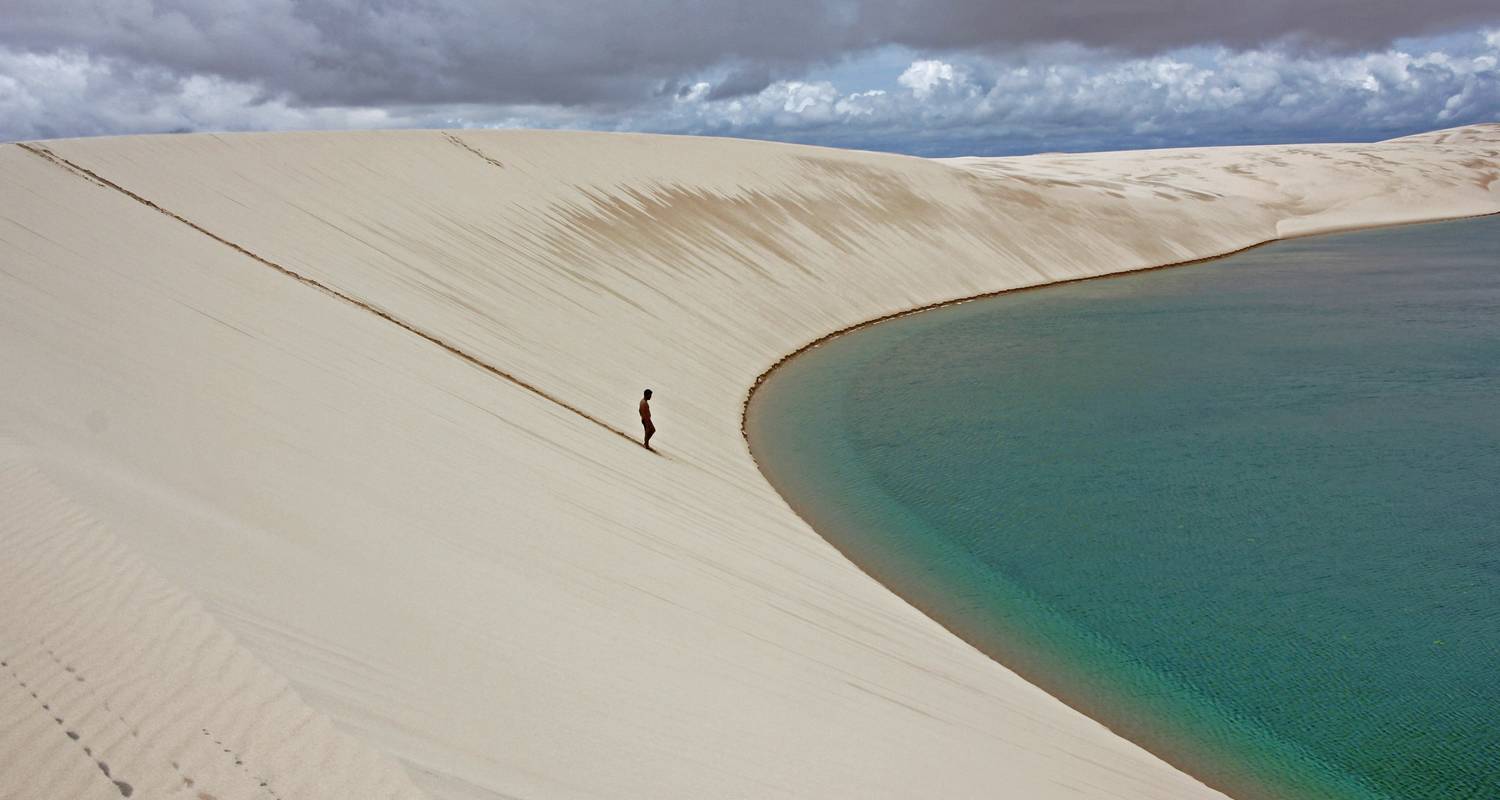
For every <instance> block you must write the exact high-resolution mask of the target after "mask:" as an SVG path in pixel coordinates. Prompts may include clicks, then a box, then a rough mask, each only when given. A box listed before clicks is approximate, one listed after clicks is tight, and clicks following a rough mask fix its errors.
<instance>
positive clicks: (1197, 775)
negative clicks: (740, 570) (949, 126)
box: [740, 212, 1500, 794]
mask: <svg viewBox="0 0 1500 800" xmlns="http://www.w3.org/2000/svg"><path fill="white" fill-rule="evenodd" d="M1492 216H1500V212H1492V213H1488V214H1468V215H1460V216H1445V217H1433V218H1431V219H1424V220H1412V221H1406V222H1399V223H1391V224H1375V225H1357V226H1346V227H1339V228H1330V229H1323V230H1318V231H1314V232H1309V233H1299V234H1293V235H1290V236H1278V237H1273V238H1269V239H1265V240H1263V241H1259V242H1255V243H1253V244H1249V245H1246V246H1244V247H1239V248H1236V249H1233V250H1228V251H1225V252H1222V253H1218V254H1215V255H1210V256H1203V257H1199V258H1191V259H1185V260H1182V261H1174V262H1170V263H1166V264H1157V265H1152V266H1145V267H1137V268H1132V269H1122V270H1118V271H1115V272H1106V273H1101V274H1099V275H1089V276H1084V277H1078V278H1065V279H1062V280H1056V281H1048V282H1043V283H1035V284H1027V285H1023V286H1015V287H1011V288H1007V289H998V290H995V291H989V292H981V293H978V294H974V295H969V296H965V297H959V298H954V299H950V300H943V301H939V302H936V303H930V304H926V305H922V306H917V307H914V308H910V309H906V310H903V311H897V312H894V313H891V314H885V315H882V316H879V317H874V318H872V319H867V320H864V321H862V322H858V323H855V324H853V325H849V326H846V327H843V328H839V329H838V330H835V331H832V332H830V333H827V334H825V335H823V336H819V337H818V338H816V339H813V340H812V341H810V342H808V343H806V344H804V345H802V346H801V347H799V348H797V349H796V350H794V351H792V352H790V353H788V354H786V355H784V356H782V357H781V358H779V359H777V360H776V361H775V362H774V363H772V364H771V365H770V366H769V367H767V368H766V369H765V370H764V371H762V372H761V373H760V374H759V375H758V376H756V378H755V381H754V382H753V383H752V384H751V386H750V388H749V389H748V390H747V391H746V393H745V398H744V401H743V402H742V403H741V407H740V435H741V438H742V440H743V441H744V444H745V449H746V453H747V454H748V455H749V456H750V459H751V461H753V462H755V465H756V468H757V469H759V470H760V472H761V476H762V477H763V478H764V479H765V480H766V482H767V484H769V485H770V486H771V487H772V488H773V489H775V490H776V492H777V494H778V496H780V497H781V498H782V501H783V502H784V503H786V504H787V507H788V508H790V509H791V511H792V512H793V513H794V514H796V515H797V517H798V518H799V519H801V520H802V521H803V522H804V523H806V524H807V526H808V527H809V528H812V529H813V530H814V531H815V532H817V533H818V535H819V536H820V537H822V538H823V540H824V541H825V542H827V543H828V544H829V545H831V546H832V547H833V548H834V549H835V550H837V551H838V552H839V553H840V554H841V555H843V556H844V558H845V559H847V560H848V561H849V562H850V563H851V564H853V565H854V567H855V568H856V569H859V570H860V571H861V572H863V573H865V574H866V575H867V576H869V577H870V578H871V579H872V580H875V581H876V582H877V583H880V584H881V585H882V586H884V587H885V588H886V589H887V590H889V591H890V592H891V593H892V594H895V595H896V596H897V597H899V598H900V599H901V600H902V601H903V602H905V603H907V604H908V605H910V606H911V607H913V608H915V609H916V610H917V611H919V612H921V613H922V614H923V615H924V616H926V617H928V618H929V619H931V620H933V621H934V622H936V623H937V624H938V625H940V626H942V627H943V629H944V630H946V631H948V632H949V633H951V634H953V635H954V636H955V637H957V638H959V639H960V640H962V641H963V642H965V643H966V644H968V645H969V646H971V647H973V648H975V649H976V650H978V651H979V652H981V653H983V654H984V655H985V656H987V657H988V658H990V659H991V660H993V661H995V662H996V663H997V664H1000V665H1001V666H1003V667H1005V668H1006V669H1008V670H1010V671H1011V672H1013V673H1015V674H1016V675H1018V676H1019V677H1021V678H1022V679H1023V680H1025V681H1026V682H1028V683H1031V684H1032V685H1033V686H1037V688H1039V689H1041V690H1042V691H1044V692H1047V693H1048V694H1049V695H1051V696H1052V697H1053V698H1054V699H1056V700H1058V702H1061V703H1063V704H1064V705H1066V706H1068V707H1069V708H1072V709H1073V710H1074V711H1077V712H1078V713H1080V714H1085V716H1090V715H1088V714H1086V713H1085V711H1084V710H1083V709H1082V708H1080V707H1079V706H1078V705H1076V704H1075V703H1073V702H1069V700H1068V699H1067V698H1066V697H1061V696H1059V695H1058V694H1057V693H1055V692H1053V691H1050V690H1048V689H1046V688H1044V687H1042V686H1041V685H1040V684H1038V682H1037V681H1036V680H1034V679H1033V678H1032V677H1031V676H1029V675H1028V674H1027V673H1026V672H1024V671H1022V670H1020V669H1017V668H1016V667H1015V666H1014V665H1012V664H1007V663H1006V661H1005V659H1004V658H1002V657H1001V656H1000V655H999V654H997V653H996V652H992V650H991V649H990V648H986V647H985V646H984V645H983V644H982V643H981V642H978V641H975V639H974V638H971V637H969V636H965V635H964V634H962V633H961V632H960V631H959V629H958V626H957V624H956V623H953V622H950V621H947V620H945V619H944V617H943V615H941V614H939V613H935V612H934V610H933V609H931V608H929V607H927V604H924V603H920V602H918V601H916V600H914V599H913V598H911V597H908V596H906V595H904V594H902V593H901V592H899V591H897V589H896V588H895V587H894V586H892V585H890V584H889V583H888V582H886V581H882V580H881V579H880V577H879V576H878V575H877V574H876V572H875V571H873V570H872V569H871V568H869V567H868V566H867V564H866V563H862V561H861V560H860V559H857V558H855V556H854V555H853V554H852V553H851V552H849V550H848V549H846V548H844V547H841V546H840V545H839V544H838V543H837V541H835V537H830V536H828V535H827V534H826V532H825V531H820V530H818V528H817V526H816V525H814V524H813V523H812V520H811V519H810V516H809V514H808V513H807V512H806V510H805V509H803V508H800V507H799V506H798V505H797V504H796V503H794V502H792V501H791V500H790V499H788V498H787V496H786V495H785V494H784V493H782V492H781V490H780V488H779V487H778V486H777V482H776V480H775V479H773V478H772V476H771V474H770V472H769V471H768V470H767V468H766V465H765V462H764V461H763V460H762V459H760V458H757V457H756V447H755V443H754V441H753V439H752V437H751V434H750V432H749V424H748V420H749V416H750V406H751V403H752V400H753V398H754V396H755V394H756V392H757V391H758V390H760V388H761V387H762V386H763V385H765V383H766V381H767V380H768V379H769V378H770V377H771V375H772V374H773V373H774V372H776V370H777V369H779V368H780V367H782V366H783V365H785V364H787V363H788V362H790V361H791V360H793V359H795V358H797V357H798V356H799V355H802V354H804V353H806V352H807V351H809V350H812V349H813V348H816V347H818V346H819V345H821V344H823V343H824V342H827V341H829V340H831V339H834V338H836V337H839V336H843V335H844V334H846V333H851V332H853V331H857V330H862V329H864V328H868V327H871V326H874V325H878V324H880V323H883V322H889V321H891V320H894V319H899V318H901V317H906V316H910V315H913V314H919V313H923V312H927V311H933V310H936V309H941V308H947V307H949V306H957V305H961V304H964V303H968V302H971V301H975V300H984V299H989V298H993V297H999V296H1002V295H1009V294H1014V293H1019V292H1026V291H1035V290H1038V289H1046V288H1049V287H1055V286H1063V285H1067V284H1072V283H1079V282H1082V281H1098V280H1104V279H1108V278H1119V277H1124V276H1128V275H1139V274H1141V273H1144V272H1152V271H1156V270H1165V269H1174V268H1177V267H1187V266H1196V265H1203V264H1207V263H1210V262H1217V261H1220V260H1223V259H1227V258H1230V257H1232V256H1236V255H1239V254H1241V253H1245V252H1247V251H1250V250H1254V249H1256V248H1260V247H1264V246H1266V245H1269V244H1274V243H1277V242H1285V241H1290V240H1294V239H1302V238H1310V237H1316V236H1332V235H1338V234H1343V233H1351V232H1355V231H1361V230H1377V229H1389V228H1400V227H1407V226H1412V225H1425V224H1430V223H1437V222H1455V221H1459V220H1471V219H1483V218H1486V217H1492ZM1090 718H1091V719H1093V720H1094V721H1095V722H1098V723H1099V724H1100V725H1103V726H1105V727H1106V728H1107V729H1109V730H1110V732H1111V733H1114V734H1115V735H1117V736H1120V737H1121V738H1124V739H1126V740H1127V741H1130V742H1131V743H1132V744H1135V745H1136V746H1138V747H1140V748H1142V749H1144V750H1146V751H1147V752H1149V753H1151V754H1152V755H1153V756H1155V757H1156V758H1159V759H1161V760H1162V761H1164V762H1166V763H1167V764H1169V765H1171V766H1172V767H1173V768H1175V769H1177V770H1179V771H1181V772H1183V773H1184V774H1187V775H1189V776H1191V777H1192V778H1194V779H1195V780H1198V781H1199V782H1201V783H1203V784H1204V785H1206V786H1208V787H1209V788H1211V789H1214V790H1215V791H1219V792H1221V793H1225V794H1228V787H1226V786H1223V785H1220V783H1219V782H1218V781H1215V780H1213V779H1212V778H1210V777H1209V776H1205V775H1203V774H1201V771H1199V770H1195V769H1190V768H1189V767H1190V765H1188V764H1186V763H1183V760H1182V759H1180V758H1174V757H1172V756H1171V755H1169V754H1166V753H1163V752H1160V751H1159V750H1158V749H1155V748H1152V747H1149V746H1148V745H1147V744H1146V743H1145V742H1141V741H1137V740H1136V739H1132V738H1130V737H1128V736H1125V735H1124V734H1122V733H1121V732H1119V731H1118V730H1116V729H1114V728H1113V727H1110V726H1109V724H1108V722H1107V721H1106V720H1101V719H1098V718H1097V717H1093V716H1090ZM1276 794H1280V793H1276Z"/></svg>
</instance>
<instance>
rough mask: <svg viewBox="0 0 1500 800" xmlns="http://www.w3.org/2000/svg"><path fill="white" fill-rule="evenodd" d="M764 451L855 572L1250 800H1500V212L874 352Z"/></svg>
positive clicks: (803, 366) (1063, 300) (780, 389)
mask: <svg viewBox="0 0 1500 800" xmlns="http://www.w3.org/2000/svg"><path fill="white" fill-rule="evenodd" d="M747 430H748V433H749V436H750V441H751V445H752V449H753V451H754V453H755V455H756V457H757V459H758V460H759V462H760V463H761V466H762V468H763V469H764V470H765V472H766V474H767V476H768V477H769V478H770V480H771V481H772V483H773V484H774V485H775V486H776V487H777V489H778V490H779V491H780V492H781V493H782V494H783V496H785V497H786V498H787V500H788V501H789V502H790V503H791V504H792V505H793V506H794V507H795V508H796V509H797V510H798V511H799V512H800V513H801V514H802V515H803V516H804V517H805V518H806V519H807V520H808V521H809V522H810V523H811V524H812V525H813V526H814V527H815V528H817V529H818V531H819V532H820V533H822V534H823V535H824V536H826V537H827V538H828V539H829V540H830V541H832V542H833V543H834V544H835V545H836V546H838V547H839V548H840V549H841V550H842V551H844V552H845V553H846V554H847V555H849V556H850V557H851V558H852V559H853V560H854V561H855V562H856V563H858V564H859V565H860V566H861V567H862V568H864V569H865V570H866V571H868V572H870V573H871V574H872V575H874V576H875V577H876V578H878V579H880V580H881V581H882V582H884V583H885V584H886V585H888V586H890V587H891V588H892V589H893V590H895V591H896V592H897V593H898V594H900V595H902V596H903V597H905V598H906V599H908V600H909V601H911V602H912V603H913V604H915V605H916V606H918V607H919V608H921V609H923V610H924V611H926V612H927V613H929V614H930V615H932V616H933V617H934V618H936V619H937V620H938V621H940V622H942V623H943V624H944V625H946V626H948V627H949V628H950V629H952V630H954V631H955V632H956V633H958V634H959V635H960V636H963V637H964V638H965V639H967V640H968V641H970V642H972V643H974V644H975V645H976V646H978V647H980V648H981V649H983V650H984V651H986V652H987V653H989V654H991V655H992V656H994V657H995V658H997V659H998V660H999V661H1000V662H1001V663H1003V664H1005V665H1007V666H1008V667H1010V668H1012V669H1014V670H1016V671H1017V672H1019V673H1021V674H1022V675H1023V676H1025V677H1026V678H1028V679H1029V680H1031V681H1032V682H1034V683H1036V684H1038V685H1040V686H1041V687H1042V688H1044V689H1046V690H1048V691H1049V692H1051V693H1053V694H1054V695H1056V696H1058V697H1060V698H1062V699H1063V700H1064V701H1066V702H1068V703H1069V704H1071V705H1074V706H1075V707H1077V708H1079V709H1080V710H1082V711H1084V712H1085V713H1087V714H1089V715H1090V716H1093V717H1095V718H1096V719H1099V720H1100V721H1102V722H1104V723H1105V724H1106V725H1108V726H1109V727H1110V728H1112V729H1114V730H1115V731H1117V732H1119V733H1121V734H1122V735H1124V736H1126V737H1127V738H1130V739H1132V740H1133V741H1136V742H1138V743H1140V744H1142V745H1144V746H1145V747H1147V748H1148V749H1150V750H1151V751H1152V752H1155V753H1157V754H1158V755H1160V756H1162V757H1163V758H1166V759H1167V760H1169V761H1171V762H1172V763H1174V764H1176V765H1178V766H1179V767H1181V768H1183V769H1186V770H1187V771H1188V772H1190V773H1192V774H1194V775H1196V776H1198V777H1199V778H1201V779H1203V780H1205V781H1206V782H1208V783H1210V784H1211V785H1213V786H1215V787H1217V788H1220V789H1222V790H1224V791H1226V792H1228V793H1229V794H1231V795H1232V796H1235V797H1238V798H1242V799H1243V800H1250V798H1259V797H1288V796H1291V797H1342V798H1494V797H1500V677H1497V676H1500V489H1497V488H1496V487H1500V218H1495V217H1489V218H1485V219H1478V220H1467V221H1460V222H1450V223H1439V224H1430V225H1421V226H1410V227H1402V228H1392V229H1385V230H1377V231H1364V232H1358V233H1349V234H1341V235H1337V236H1325V237H1316V238H1308V239H1300V240H1293V241H1288V242H1280V243H1275V244H1271V245H1268V246H1265V247H1261V248H1257V249H1254V250H1251V251H1248V252H1245V253H1241V254H1238V255H1235V256H1232V257H1229V258H1225V259H1222V260H1219V261H1215V262H1211V263H1208V264H1202V265H1195V266H1188V267H1182V268H1178V269H1170V270H1160V271H1152V272H1146V273H1139V274H1134V275H1125V276H1119V277H1113V278H1107V279H1100V280H1092V281H1085V282H1080V283H1073V284H1067V285H1063V286H1056V287H1048V288H1043V289H1039V290H1035V291H1026V292H1017V293H1013V294H1008V295H1003V296H1000V297H995V298H989V299H984V300H976V301H973V302H970V303H965V304H961V305H957V306H950V307H945V308H940V309H935V310H933V311H929V312H923V313H920V314H914V315H910V316H906V317H901V318H898V319H895V320H890V321H887V322H883V323H880V324H877V325H872V326H868V327H865V328H860V329H857V330H855V331H852V332H850V333H847V334H844V335H842V336H839V337H836V338H834V339H831V340H829V341H827V342H824V343H822V344H821V345H819V346H818V347H816V348H813V349H810V350H808V351H806V352H804V353H802V354H800V355H799V356H797V357H796V358H794V359H791V360H790V361H788V362H787V363H785V364H784V365H782V366H781V367H779V368H778V369H777V370H776V371H775V372H773V373H772V375H771V376H770V377H769V378H768V380H767V381H766V382H765V383H764V384H763V385H762V386H761V388H760V389H758V390H757V391H756V392H755V394H754V396H753V397H752V399H751V403H750V408H749V414H748V418H747Z"/></svg>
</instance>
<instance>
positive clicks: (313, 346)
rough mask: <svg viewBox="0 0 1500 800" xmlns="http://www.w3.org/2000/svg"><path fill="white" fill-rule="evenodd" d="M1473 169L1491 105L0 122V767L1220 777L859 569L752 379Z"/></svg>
mask: <svg viewBox="0 0 1500 800" xmlns="http://www.w3.org/2000/svg"><path fill="white" fill-rule="evenodd" d="M1497 177H1500V126H1493V125H1492V126H1472V127H1469V128H1463V129H1455V130H1452V131H1444V132H1439V133H1437V134H1428V135H1424V136H1417V137H1410V138H1407V139H1402V140H1396V141H1392V142H1384V143H1378V144H1361V145H1305V146H1271V147H1243V148H1212V149H1185V150H1164V151H1149V152H1131V153H1101V154H1082V155H1048V156H1032V157H1023V158H1006V159H953V160H946V161H933V160H924V159H916V158H906V157H901V156H892V155H884V154H874V153H859V152H848V151H838V150H826V149H817V148H807V147H796V146H789V145H779V144H768V143H760V142H743V141H730V140H722V139H696V138H684V137H658V136H644V135H606V134H584V133H556V132H527V131H507V132H474V131H453V132H440V131H426V132H381V133H334V134H249V135H234V136H213V135H191V136H143V137H125V138H116V139H94V140H68V141H53V142H45V143H36V144H23V145H4V146H0V186H4V187H5V190H4V192H3V193H0V374H4V375H5V376H7V378H8V381H7V383H8V388H7V390H6V391H5V392H4V393H0V548H3V552H4V554H5V555H4V557H3V558H0V609H3V611H0V648H3V651H0V714H3V718H4V719H5V720H7V724H6V725H5V726H3V727H0V758H3V761H4V765H5V768H4V769H3V770H0V797H5V798H10V797H80V798H82V797H120V796H122V795H125V794H127V792H128V793H130V794H131V795H134V796H141V797H158V796H182V797H199V796H200V793H201V795H203V796H208V797H214V798H220V799H221V800H223V799H224V798H238V797H246V798H250V797H279V798H294V797H319V798H323V797H351V798H366V797H408V796H410V797H417V796H424V795H426V796H432V797H444V798H449V797H452V798H463V797H526V798H532V797H537V798H553V797H658V798H669V797H682V798H702V797H859V798H865V797H892V798H903V797H976V796H997V795H998V796H1014V797H1025V798H1052V797H1073V796H1079V795H1082V796H1095V797H1106V796H1109V797H1130V798H1178V797H1183V798H1187V797H1212V796H1216V795H1215V793H1214V792H1213V791H1212V790H1210V789H1208V788H1207V787H1205V786H1203V785H1202V784H1200V783H1198V782H1197V781H1195V780H1193V779H1192V778H1190V777H1188V776H1186V775H1184V774H1182V773H1180V772H1178V771H1176V770H1175V769H1173V768H1172V767H1170V766H1169V765H1167V764H1165V763H1163V762H1161V761H1160V760H1159V759H1156V758H1155V757H1153V756H1151V755H1150V754H1148V753H1146V752H1144V751H1143V750H1141V749H1140V748H1138V747H1136V746H1134V745H1132V744H1130V743H1129V742H1126V741H1124V740H1122V739H1120V738H1119V737H1117V736H1115V735H1113V734H1111V733H1110V732H1109V731H1108V730H1106V729H1104V728H1103V727H1102V726H1100V725H1098V724H1097V723H1095V722H1093V721H1091V720H1089V719H1087V718H1085V717H1083V716H1081V715H1079V714H1078V713H1076V712H1074V711H1072V710H1071V709H1069V708H1067V707H1066V706H1064V705H1063V704H1062V703H1060V702H1058V701H1057V700H1055V699H1053V698H1051V697H1049V696H1047V695H1046V694H1044V693H1042V692H1040V691H1039V690H1037V689H1035V688H1034V687H1032V686H1030V685H1029V684H1027V683H1025V682H1023V681H1021V680H1020V679H1019V678H1017V677H1016V676H1015V675H1014V674H1013V673H1011V672H1009V671H1008V670H1006V669H1005V668H1004V667H1002V666H1000V665H997V664H995V663H994V662H992V661H990V660H988V659H987V658H985V657H984V656H983V655H981V654H980V653H978V652H977V651H975V650H974V649H973V648H971V647H969V646H968V645H966V644H964V643H963V642H961V641H959V640H957V639H956V638H955V637H953V636H952V635H951V634H949V633H948V632H947V631H945V630H944V629H942V628H941V627H940V626H938V625H937V624H936V623H933V622H932V621H930V620H928V619H927V618H926V617H924V616H922V615H921V614H919V613H918V612H916V611H915V610H914V609H912V608H911V607H909V606H908V605H906V604H905V603H904V602H902V601H901V600H900V599H899V598H897V597H895V596H894V595H892V594H891V593H890V592H888V591H887V590H886V589H884V588H883V587H882V586H880V585H879V584H877V583H875V582H874V581H873V580H871V579H870V578H868V577H867V576H865V575H864V574H863V573H861V572H860V571H859V570H857V569H856V568H854V567H853V566H852V565H851V564H849V563H848V562H847V561H846V560H845V559H844V558H843V557H842V556H840V555H839V554H838V553H837V552H836V551H835V550H834V549H833V548H832V547H831V546H829V545H828V544H827V543H825V542H824V541H823V540H822V539H820V538H819V537H818V536H817V534H816V533H815V532H813V531H812V530H810V529H809V528H808V527H807V526H806V525H805V524H804V523H803V522H802V521H801V520H800V519H798V518H797V517H796V516H795V515H794V514H793V513H792V512H791V511H790V510H789V509H788V508H787V507H786V505H785V503H784V502H782V500H781V498H780V497H778V496H777V495H776V494H775V492H774V491H773V490H772V489H771V488H770V487H769V485H767V483H766V482H765V480H764V479H763V478H762V477H761V475H760V474H759V473H758V471H757V470H756V467H755V464H754V462H753V461H752V460H751V458H750V456H749V453H748V451H747V449H746V447H745V443H744V441H743V439H742V438H741V436H740V411H741V406H742V404H743V402H744V399H745V393H746V391H747V389H748V388H749V386H750V385H751V383H752V382H753V381H754V380H755V378H756V377H757V376H758V375H760V374H761V373H762V372H763V371H765V370H766V369H767V368H768V367H769V366H770V365H772V364H773V363H775V362H776V361H777V360H778V359H779V358H781V357H782V356H784V355H785V354H786V353H789V352H792V351H794V350H796V349H797V348H799V347H801V346H802V345H804V344H806V343H807V342H809V341H812V340H815V339H817V338H818V337H820V336H823V335H825V334H827V333H829V332H831V331H835V330H839V329H842V328H845V327H848V326H850V325H852V324H855V323H858V322H860V321H862V320H867V319H870V318H873V317H879V316H882V315H887V314H891V313H895V312H899V311H902V310H904V309H908V308H912V307H915V306H922V305H929V304H932V303H937V302H942V301H945V300H951V299H955V298H960V297H966V296H972V295H976V294H982V293H987V292H994V291H1000V290H1004V289H1009V288H1016V287H1021V286H1028V285H1037V284H1042V283H1048V282H1053V281H1058V280H1067V279H1073V278H1081V277H1088V276H1092V275H1100V274H1106V273H1111V272H1118V271H1122V270H1129V269H1138V268H1143V267H1149V266H1155V265H1160V264H1165V263H1172V262H1178V261H1184V260H1190V259H1195V258H1202V257H1207V256H1213V255H1217V254H1221V253H1225V252H1230V251H1234V250H1237V249H1240V248H1243V247H1246V246H1249V245H1252V244H1256V243H1259V242H1263V241H1267V240H1270V239H1275V238H1279V237H1284V236H1288V235H1295V234H1303V233H1310V232H1317V231H1325V230H1335V229H1340V228H1349V227H1360V226H1369V225H1382V224H1393V223H1399V222H1412V221H1419V220H1430V219H1439V218H1447V217H1459V216H1468V215H1475V214H1485V213H1493V212H1496V211H1500V183H1497V181H1496V178H1497ZM646 386H650V387H651V388H653V389H655V390H656V398H655V400H654V402H653V405H654V407H655V409H656V414H655V416H656V422H657V425H658V427H659V428H660V433H659V434H658V437H657V440H656V442H657V443H658V444H659V446H660V449H661V450H662V455H659V456H658V455H652V454H650V453H647V452H645V451H644V450H642V449H641V448H640V447H639V446H638V445H636V444H634V443H632V442H630V441H627V439H626V436H625V434H631V435H633V434H634V432H635V430H636V424H637V423H636V421H635V419H634V415H635V402H636V399H637V398H638V397H639V393H640V390H641V389H642V388H644V387H646ZM122 786H123V787H125V788H122Z"/></svg>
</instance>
